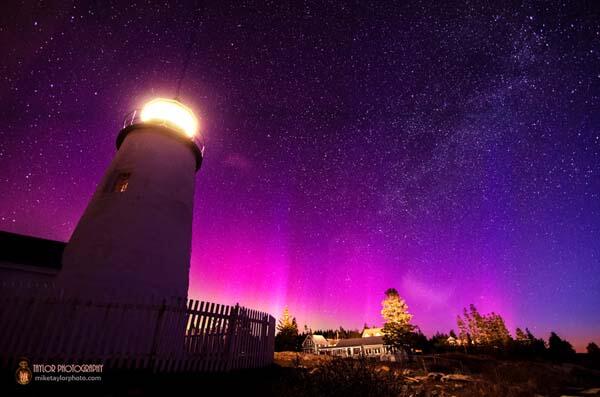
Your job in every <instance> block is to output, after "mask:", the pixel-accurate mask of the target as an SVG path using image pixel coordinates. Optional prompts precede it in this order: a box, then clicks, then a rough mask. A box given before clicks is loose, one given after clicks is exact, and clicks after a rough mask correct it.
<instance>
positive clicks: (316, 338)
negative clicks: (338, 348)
mask: <svg viewBox="0 0 600 397" xmlns="http://www.w3.org/2000/svg"><path fill="white" fill-rule="evenodd" d="M312 340H313V342H314V343H315V345H328V344H329V342H327V339H325V337H324V336H323V335H312Z"/></svg>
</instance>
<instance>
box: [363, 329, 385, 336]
mask: <svg viewBox="0 0 600 397" xmlns="http://www.w3.org/2000/svg"><path fill="white" fill-rule="evenodd" d="M371 336H383V328H365V329H364V330H363V332H362V337H363V338H368V337H371Z"/></svg>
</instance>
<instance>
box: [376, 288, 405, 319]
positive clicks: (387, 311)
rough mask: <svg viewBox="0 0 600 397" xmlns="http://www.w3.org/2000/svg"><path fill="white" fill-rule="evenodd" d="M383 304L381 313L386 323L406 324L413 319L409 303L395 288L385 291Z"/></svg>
mask: <svg viewBox="0 0 600 397" xmlns="http://www.w3.org/2000/svg"><path fill="white" fill-rule="evenodd" d="M381 306H382V309H381V315H382V316H383V319H384V320H385V322H386V323H396V324H403V325H405V324H408V323H409V322H410V320H411V319H412V314H410V313H409V312H408V305H407V304H406V302H404V299H402V298H401V297H400V295H399V294H398V291H396V289H394V288H390V289H388V290H387V291H385V299H384V300H383V301H382V302H381Z"/></svg>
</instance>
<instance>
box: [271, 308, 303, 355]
mask: <svg viewBox="0 0 600 397" xmlns="http://www.w3.org/2000/svg"><path fill="white" fill-rule="evenodd" d="M277 331H278V332H277V335H275V350H277V351H290V350H291V351H294V350H297V349H298V324H297V323H296V318H295V317H292V316H290V312H289V310H288V308H287V307H286V308H285V309H284V311H283V315H282V316H281V318H280V319H279V321H278V322H277Z"/></svg>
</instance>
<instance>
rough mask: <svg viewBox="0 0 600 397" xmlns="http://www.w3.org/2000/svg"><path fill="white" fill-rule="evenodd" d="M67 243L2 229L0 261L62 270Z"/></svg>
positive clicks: (0, 235) (0, 232) (0, 234)
mask: <svg viewBox="0 0 600 397" xmlns="http://www.w3.org/2000/svg"><path fill="white" fill-rule="evenodd" d="M66 245H67V243H63V242H62V241H54V240H47V239H43V238H39V237H32V236H24V235H22V234H16V233H10V232H5V231H0V246H1V247H2V249H1V250H0V262H4V263H6V262H8V263H9V264H16V265H25V266H34V267H36V268H41V269H44V270H60V268H61V267H62V265H61V264H62V254H63V251H64V250H65V247H66Z"/></svg>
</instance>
